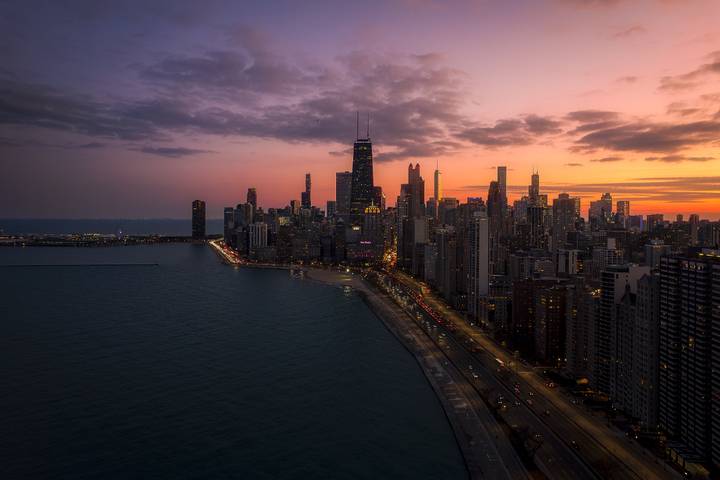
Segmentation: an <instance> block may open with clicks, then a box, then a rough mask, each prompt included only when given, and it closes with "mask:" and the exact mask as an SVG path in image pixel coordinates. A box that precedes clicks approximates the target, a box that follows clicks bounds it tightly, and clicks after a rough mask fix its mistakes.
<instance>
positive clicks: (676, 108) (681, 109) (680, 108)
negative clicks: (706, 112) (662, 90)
mask: <svg viewBox="0 0 720 480" xmlns="http://www.w3.org/2000/svg"><path fill="white" fill-rule="evenodd" d="M666 111H667V114H668V115H678V116H680V117H689V116H691V115H694V114H696V113H700V112H702V109H700V108H695V107H689V106H687V105H686V104H685V103H683V102H673V103H671V104H669V105H668V106H667V110H666Z"/></svg>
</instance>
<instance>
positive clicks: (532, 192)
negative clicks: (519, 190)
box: [528, 172, 540, 203]
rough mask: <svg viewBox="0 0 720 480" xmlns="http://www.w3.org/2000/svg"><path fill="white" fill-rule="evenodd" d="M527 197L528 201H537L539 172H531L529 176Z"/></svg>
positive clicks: (538, 195)
mask: <svg viewBox="0 0 720 480" xmlns="http://www.w3.org/2000/svg"><path fill="white" fill-rule="evenodd" d="M528 197H530V203H538V201H539V197H540V174H539V173H538V172H533V174H532V176H531V177H530V186H529V187H528Z"/></svg>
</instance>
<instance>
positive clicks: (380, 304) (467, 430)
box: [306, 268, 530, 479]
mask: <svg viewBox="0 0 720 480" xmlns="http://www.w3.org/2000/svg"><path fill="white" fill-rule="evenodd" d="M306 278H307V279H309V280H312V281H317V282H320V283H324V284H326V285H333V286H343V287H345V286H349V287H351V288H353V289H354V290H355V291H356V292H357V293H358V295H359V296H360V298H361V299H362V300H363V302H364V303H365V304H366V305H367V306H368V308H369V309H370V311H372V312H373V314H374V315H375V316H376V317H377V318H378V320H380V322H381V323H382V324H383V326H384V327H385V328H386V329H387V330H388V331H389V332H390V333H391V334H392V335H393V336H394V337H395V338H396V339H397V341H398V342H399V343H400V345H402V346H403V347H404V348H405V350H407V351H408V353H410V354H411V355H412V356H413V358H414V359H415V361H416V363H417V365H418V367H419V368H420V370H421V371H422V372H423V375H424V377H425V380H426V381H427V382H428V384H429V386H430V388H432V390H433V392H434V393H435V396H436V398H437V400H438V402H439V403H440V406H441V407H442V409H443V412H444V414H445V417H446V418H447V420H448V423H449V424H450V428H451V429H452V431H453V436H454V437H455V441H456V443H457V445H458V448H459V449H460V453H461V454H462V457H463V460H464V463H465V469H466V470H467V472H468V477H469V478H471V479H476V478H493V479H495V478H513V479H514V478H530V475H529V474H528V472H527V471H526V470H525V468H524V466H521V465H520V464H519V463H518V464H516V465H513V467H514V468H515V471H514V472H512V473H511V472H510V471H509V470H508V469H507V466H506V465H505V464H504V462H503V460H502V459H501V458H500V457H501V455H500V454H499V452H498V451H497V450H496V448H495V441H497V437H495V441H493V439H492V436H491V435H490V432H489V431H487V429H486V428H485V426H484V425H483V422H482V421H481V420H480V418H479V417H478V416H477V412H476V411H475V410H474V409H473V408H472V404H471V402H470V401H469V398H468V396H467V390H468V389H471V388H472V387H471V386H469V385H465V380H464V379H463V378H462V375H461V374H459V372H454V367H453V366H450V365H449V364H448V362H447V361H445V362H441V360H440V359H439V358H438V356H437V355H434V354H433V352H432V351H431V350H432V347H430V348H429V347H428V342H427V340H428V339H427V338H426V334H425V332H423V331H422V330H421V329H420V328H419V327H418V326H417V325H416V324H415V322H414V321H413V320H411V319H410V318H409V317H408V318H407V321H403V319H404V318H405V317H407V315H408V314H407V313H406V312H405V311H404V310H402V309H401V308H400V307H399V305H397V304H396V303H395V302H394V301H393V300H392V299H391V298H389V297H388V296H387V295H386V294H384V293H382V292H381V291H379V290H378V289H377V287H375V286H374V285H372V284H371V283H370V282H368V281H367V280H365V279H363V278H362V277H360V276H359V275H356V274H352V273H346V272H342V271H336V270H325V269H319V268H308V269H307V275H306ZM423 340H425V342H423ZM423 343H424V344H423ZM443 358H444V357H443ZM442 363H444V365H443V364H442ZM471 394H472V393H471ZM484 413H486V414H488V415H489V411H487V412H484ZM498 460H500V461H498ZM518 467H519V470H518V469H517V468H518Z"/></svg>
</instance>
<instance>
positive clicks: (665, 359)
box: [658, 253, 720, 466]
mask: <svg viewBox="0 0 720 480" xmlns="http://www.w3.org/2000/svg"><path fill="white" fill-rule="evenodd" d="M659 298H660V370H659V387H660V392H659V411H658V414H659V422H660V425H661V426H662V427H663V429H664V430H665V431H666V432H668V434H669V436H670V437H671V438H672V439H674V440H675V441H677V442H678V443H679V444H680V447H681V448H679V449H678V450H681V451H684V452H686V453H688V454H689V455H690V456H698V457H700V458H701V459H702V460H703V461H712V463H714V464H715V465H716V466H720V420H718V418H717V415H718V413H720V405H718V403H719V402H718V401H717V399H718V396H720V372H719V370H718V366H720V362H719V361H718V355H720V353H719V352H720V336H718V334H717V325H718V321H720V256H718V255H717V254H714V253H707V254H703V255H699V256H698V257H697V258H690V257H685V258H679V257H663V258H662V259H661V260H660V295H659Z"/></svg>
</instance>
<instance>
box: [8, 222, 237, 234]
mask: <svg viewBox="0 0 720 480" xmlns="http://www.w3.org/2000/svg"><path fill="white" fill-rule="evenodd" d="M205 228H206V233H207V234H208V235H217V234H221V233H223V220H222V219H214V218H209V219H208V220H207V221H206V222H205ZM76 233H101V234H114V235H169V236H181V235H188V236H189V235H190V234H191V233H192V222H191V220H190V219H189V218H187V219H182V218H180V219H178V218H160V219H95V220H93V219H89V220H85V219H80V220H78V219H33V218H0V234H6V235H29V234H58V235H71V234H76Z"/></svg>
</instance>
